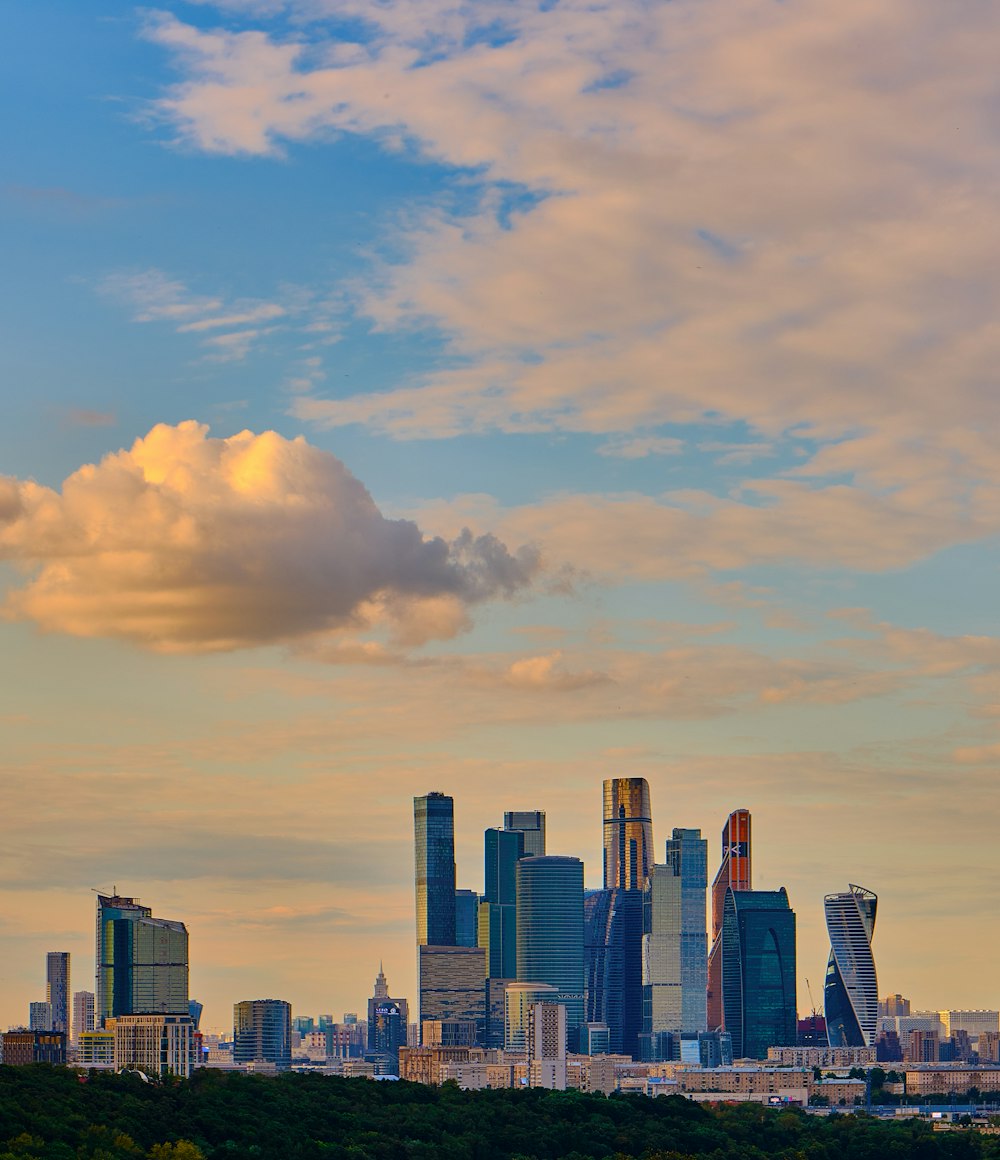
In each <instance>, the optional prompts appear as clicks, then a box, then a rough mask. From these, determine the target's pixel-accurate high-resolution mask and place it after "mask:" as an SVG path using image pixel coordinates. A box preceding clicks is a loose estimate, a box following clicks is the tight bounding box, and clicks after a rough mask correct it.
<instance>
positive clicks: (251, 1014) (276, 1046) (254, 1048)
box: [233, 999, 292, 1071]
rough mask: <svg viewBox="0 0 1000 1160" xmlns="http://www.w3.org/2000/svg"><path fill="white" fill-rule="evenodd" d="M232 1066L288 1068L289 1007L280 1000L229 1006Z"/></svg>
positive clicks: (290, 1021)
mask: <svg viewBox="0 0 1000 1160" xmlns="http://www.w3.org/2000/svg"><path fill="white" fill-rule="evenodd" d="M233 1063H254V1064H270V1065H271V1066H273V1067H274V1069H275V1070H276V1071H286V1070H287V1069H288V1068H290V1067H291V1066H292V1005H291V1004H290V1003H286V1002H285V1001H284V1000H283V999H247V1000H244V1001H243V1002H242V1003H234V1004H233Z"/></svg>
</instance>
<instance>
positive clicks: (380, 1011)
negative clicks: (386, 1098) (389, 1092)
mask: <svg viewBox="0 0 1000 1160" xmlns="http://www.w3.org/2000/svg"><path fill="white" fill-rule="evenodd" d="M409 1017H410V1009H409V1004H408V1003H407V1001H406V1000H405V999H394V998H393V997H392V996H391V995H390V994H389V984H388V982H387V980H386V977H385V971H383V970H382V964H381V963H379V965H378V975H377V976H376V977H375V990H374V993H373V994H372V997H371V998H370V999H369V1000H368V1051H369V1053H374V1054H376V1055H383V1056H386V1057H387V1058H388V1059H389V1060H390V1062H391V1063H393V1064H395V1069H396V1070H394V1071H389V1073H388V1074H389V1075H399V1049H400V1047H405V1046H406V1026H407V1022H408V1020H409ZM397 1041H398V1042H397Z"/></svg>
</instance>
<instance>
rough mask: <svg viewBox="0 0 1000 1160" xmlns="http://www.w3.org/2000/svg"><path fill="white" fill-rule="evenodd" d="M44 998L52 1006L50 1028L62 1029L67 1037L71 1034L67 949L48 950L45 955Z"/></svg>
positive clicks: (54, 1029)
mask: <svg viewBox="0 0 1000 1160" xmlns="http://www.w3.org/2000/svg"><path fill="white" fill-rule="evenodd" d="M45 998H46V1000H47V1001H48V1003H49V1004H50V1005H51V1007H52V1030H53V1031H62V1032H63V1033H64V1034H65V1035H66V1037H67V1039H68V1038H69V1037H70V1034H71V1026H70V1016H71V1011H70V958H69V951H49V953H48V954H47V955H46V956H45Z"/></svg>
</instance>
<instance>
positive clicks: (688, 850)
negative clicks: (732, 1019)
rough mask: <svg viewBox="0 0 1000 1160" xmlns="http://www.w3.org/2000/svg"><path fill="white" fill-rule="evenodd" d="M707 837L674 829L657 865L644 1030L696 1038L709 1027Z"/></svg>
mask: <svg viewBox="0 0 1000 1160" xmlns="http://www.w3.org/2000/svg"><path fill="white" fill-rule="evenodd" d="M707 889H708V843H707V842H706V841H705V840H704V838H702V836H701V830H685V829H675V830H674V831H673V837H672V838H671V839H670V841H668V842H667V846H666V863H665V864H664V865H662V866H659V865H658V866H654V867H653V872H652V874H650V876H649V878H648V879H647V883H646V891H645V898H644V905H643V945H642V970H643V980H642V981H643V1035H656V1034H658V1033H661V1032H664V1031H669V1032H672V1033H673V1035H674V1036H675V1038H676V1039H677V1040H680V1039H681V1038H682V1037H683V1038H687V1039H690V1040H692V1041H694V1040H696V1039H697V1037H698V1035H699V1034H700V1033H702V1032H704V1031H705V1030H706V1029H707V1021H706V1012H705V1003H706V994H707V992H706V988H707V975H708V934H707V926H706V913H705V899H706V891H707Z"/></svg>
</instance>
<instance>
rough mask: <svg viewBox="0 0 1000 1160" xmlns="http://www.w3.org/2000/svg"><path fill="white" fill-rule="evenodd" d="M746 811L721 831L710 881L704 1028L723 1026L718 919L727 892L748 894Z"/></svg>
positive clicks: (732, 817) (739, 812)
mask: <svg viewBox="0 0 1000 1160" xmlns="http://www.w3.org/2000/svg"><path fill="white" fill-rule="evenodd" d="M751 850H752V847H751V843H750V811H749V810H744V809H740V810H733V812H732V813H731V814H730V815H729V817H728V818H726V824H725V825H724V826H723V827H722V861H721V862H720V864H719V869H718V872H717V873H716V875H715V878H714V879H713V881H712V935H711V941H710V943H709V953H708V997H707V1016H708V1026H709V1028H710V1030H712V1031H714V1030H716V1028H721V1027H722V1026H723V1018H724V1011H723V1007H722V918H723V912H724V910H725V905H726V894H727V892H728V891H729V890H750V889H751V888H752V876H751Z"/></svg>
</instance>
